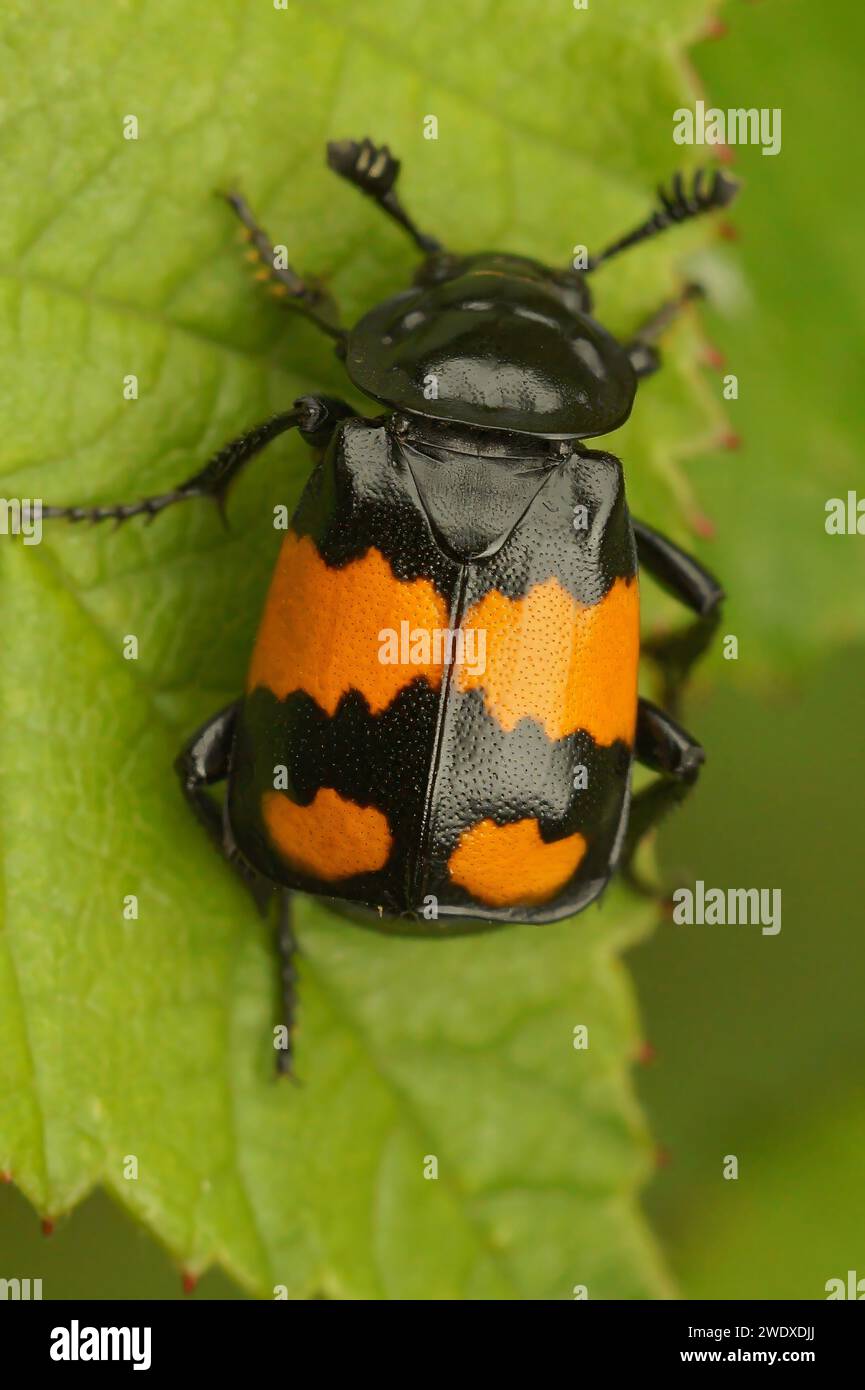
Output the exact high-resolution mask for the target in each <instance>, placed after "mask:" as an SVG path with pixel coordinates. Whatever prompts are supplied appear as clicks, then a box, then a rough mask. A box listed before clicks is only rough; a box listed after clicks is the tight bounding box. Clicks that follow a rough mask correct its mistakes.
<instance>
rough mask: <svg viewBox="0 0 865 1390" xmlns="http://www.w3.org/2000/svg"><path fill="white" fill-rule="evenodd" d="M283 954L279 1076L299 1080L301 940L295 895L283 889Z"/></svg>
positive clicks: (280, 936)
mask: <svg viewBox="0 0 865 1390" xmlns="http://www.w3.org/2000/svg"><path fill="white" fill-rule="evenodd" d="M276 944H277V949H278V951H279V985H280V1001H281V1012H282V1017H281V1023H282V1028H283V1029H284V1032H285V1045H284V1046H279V1047H277V1045H276V1043H274V1047H275V1048H276V1073H277V1076H287V1077H289V1079H290V1080H292V1081H295V1082H296V1081H297V1077H296V1076H295V1074H294V1044H293V1038H294V1031H295V1021H296V1013H297V965H296V960H297V955H298V945H297V937H296V936H295V934H294V894H293V893H292V892H291V889H289V888H281V889H280V890H279V926H278V928H277V936H276Z"/></svg>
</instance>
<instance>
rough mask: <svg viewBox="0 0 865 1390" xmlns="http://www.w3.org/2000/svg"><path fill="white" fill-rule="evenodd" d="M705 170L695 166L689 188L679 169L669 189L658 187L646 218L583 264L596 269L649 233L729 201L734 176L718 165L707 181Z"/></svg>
mask: <svg viewBox="0 0 865 1390" xmlns="http://www.w3.org/2000/svg"><path fill="white" fill-rule="evenodd" d="M706 180H707V171H706V170H705V169H698V170H697V172H696V174H695V175H694V181H693V184H692V185H691V191H690V192H688V191H687V189H686V187H685V177H684V175H683V174H681V173H679V174H676V175H674V177H673V182H672V184H671V187H670V191H669V192H667V190H666V189H665V188H664V187H663V185H661V187H660V188H659V189H658V201H659V202H660V204H661V206H660V207H659V208H656V210H655V211H654V212H653V213H652V215H651V217H650V218H648V220H647V221H645V222H643V223H641V224H640V226H639V227H635V228H634V230H633V231H632V232H628V234H627V236H623V237H621V238H620V240H619V241H614V242H613V243H612V245H610V246H608V247H606V249H605V250H603V251H602V252H601V253H600V255H599V256H592V257H591V258H590V259H589V264H588V265H587V267H586V270H587V271H591V270H596V269H597V267H598V266H599V265H602V264H603V262H604V261H609V260H611V259H612V257H613V256H618V255H619V253H620V252H621V251H627V250H629V249H630V247H632V246H638V245H639V243H640V242H641V241H648V240H649V239H650V238H651V237H653V236H657V235H658V233H659V232H665V231H666V230H667V228H668V227H674V226H676V225H677V223H679V222H687V221H688V220H689V218H691V217H699V216H701V214H702V213H704V212H714V210H715V209H716V208H725V207H726V206H727V204H728V203H731V202H732V201H733V199H734V198H735V196H736V194H737V193H738V191H739V184H738V183H737V181H736V180H735V179H731V178H730V177H729V176H728V175H727V174H724V173H723V172H722V171H721V170H720V169H716V170H715V172H714V174H712V175H711V176H710V177H709V181H708V182H707V181H706Z"/></svg>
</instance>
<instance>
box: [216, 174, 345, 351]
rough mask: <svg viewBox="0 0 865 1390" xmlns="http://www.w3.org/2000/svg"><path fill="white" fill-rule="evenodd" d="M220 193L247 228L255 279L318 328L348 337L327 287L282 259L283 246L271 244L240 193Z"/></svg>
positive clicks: (338, 335) (340, 341)
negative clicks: (278, 246)
mask: <svg viewBox="0 0 865 1390" xmlns="http://www.w3.org/2000/svg"><path fill="white" fill-rule="evenodd" d="M221 196H222V197H223V198H224V199H225V201H226V202H227V203H228V205H229V207H231V208H233V210H234V212H235V213H236V214H237V216H238V217H239V218H240V221H241V222H242V223H243V225H244V227H245V229H246V237H247V239H248V241H249V252H248V254H249V257H250V259H251V260H252V261H253V263H254V264H256V265H257V266H258V269H257V270H256V272H255V275H256V279H261V280H262V281H263V282H267V283H269V285H270V291H271V294H273V295H274V296H276V297H277V298H280V299H282V300H283V302H284V303H285V304H291V305H294V307H295V308H297V309H299V310H300V312H301V313H302V314H304V315H305V316H306V317H307V318H308V319H309V320H310V321H311V322H312V323H314V324H315V326H316V328H320V329H321V331H322V332H323V333H327V335H328V337H330V338H335V339H336V340H337V342H339V343H342V342H343V341H344V339H345V329H344V328H340V326H339V324H338V322H337V317H338V315H337V311H336V305H335V304H334V302H333V299H332V298H331V296H330V295H329V294H328V293H327V291H326V290H325V289H324V288H323V287H322V286H321V285H319V284H317V283H316V282H315V281H313V280H308V279H307V280H304V279H303V277H302V276H301V275H298V273H297V271H296V270H295V269H294V268H293V267H292V266H290V265H288V264H287V262H285V261H284V260H283V258H282V256H281V254H280V249H279V248H277V247H274V246H273V245H272V244H271V240H270V237H269V236H268V235H267V232H266V231H265V230H264V228H263V227H260V226H259V224H258V222H257V221H256V219H255V214H254V213H253V211H252V209H251V208H250V206H249V204H248V203H247V201H246V199H245V198H244V197H242V196H241V194H240V193H232V192H229V193H223V194H222V195H221Z"/></svg>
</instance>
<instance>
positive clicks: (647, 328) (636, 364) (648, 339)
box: [625, 284, 704, 378]
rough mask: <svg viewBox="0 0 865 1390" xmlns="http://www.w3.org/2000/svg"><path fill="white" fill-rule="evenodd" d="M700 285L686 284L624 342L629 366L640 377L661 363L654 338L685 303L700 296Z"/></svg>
mask: <svg viewBox="0 0 865 1390" xmlns="http://www.w3.org/2000/svg"><path fill="white" fill-rule="evenodd" d="M703 293H704V291H703V288H702V286H701V285H694V284H690V285H686V286H685V288H684V289H683V290H682V293H681V294H680V295H678V296H677V298H676V299H670V300H668V301H667V303H666V304H662V305H661V307H660V309H658V310H656V312H655V313H654V314H652V316H651V318H648V319H646V321H645V323H643V324H641V326H640V327H639V328H638V329H637V331H636V333H635V334H634V336H633V338H631V339H630V340H629V341H628V342H627V343H625V351H626V352H627V354H628V356H629V357H630V359H631V366H632V367H633V369H634V371H635V372H636V374H637V376H638V377H640V378H643V377H647V376H651V375H652V373H653V372H656V371H657V370H658V368H659V367H660V365H661V356H660V353H659V352H658V350H657V348H656V347H655V346H654V344H655V340H656V339H657V338H660V336H661V334H662V333H663V332H664V331H665V330H666V329H667V328H668V327H669V326H670V324H671V323H672V322H673V321H674V320H675V319H676V318H678V316H679V314H680V313H681V311H682V309H684V307H685V305H686V304H690V302H691V300H692V299H700V298H702V295H703Z"/></svg>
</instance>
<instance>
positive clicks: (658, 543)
mask: <svg viewBox="0 0 865 1390" xmlns="http://www.w3.org/2000/svg"><path fill="white" fill-rule="evenodd" d="M632 525H633V528H634V536H635V538H636V542H637V555H638V557H639V561H640V567H641V568H642V569H645V570H647V571H648V573H649V574H651V575H652V576H653V577H654V578H655V579H656V580H657V581H658V583H659V584H660V585H661V586H662V588H664V589H666V590H667V592H668V593H670V594H672V595H673V597H674V598H677V599H679V601H680V602H681V603H684V604H686V605H687V607H688V608H690V609H691V611H692V612H693V613H695V614H696V615H697V617H696V620H695V621H694V622H692V623H690V624H689V625H688V626H687V627H686V628H684V629H683V630H682V631H681V632H673V633H669V634H668V635H666V636H663V637H656V638H653V639H650V640H649V641H648V642H644V643H643V648H642V649H643V651H644V653H645V654H646V655H647V656H648V657H650V658H651V659H652V660H653V661H654V662H655V663H656V664H657V666H658V667H659V668H660V670H661V673H662V675H663V678H664V700H665V703H666V704H667V705H669V707H670V708H671V709H673V710H675V709H677V708H678V704H679V697H680V694H681V691H682V687H683V686H684V684H685V681H686V680H687V677H688V674H689V672H690V670H691V667H692V666H693V665H694V662H695V661H697V659H698V658H699V657H700V656H702V654H703V652H705V651H706V649H707V647H708V646H709V644H710V642H711V640H712V637H713V636H714V634H715V629H716V628H717V626H718V622H719V621H720V617H721V604H722V602H723V599H724V590H723V589H722V588H721V585H720V584H719V583H718V581H717V579H716V578H715V576H714V575H713V574H711V573H710V572H709V571H708V570H707V569H704V568H703V566H702V565H701V564H700V563H699V561H697V560H695V559H694V557H693V555H689V554H688V553H687V551H685V550H681V549H680V548H679V546H677V545H674V544H673V542H672V541H671V540H668V539H667V537H666V536H662V535H661V533H660V532H659V531H655V530H653V528H652V527H651V526H646V525H645V523H644V522H642V521H633V522H632Z"/></svg>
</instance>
